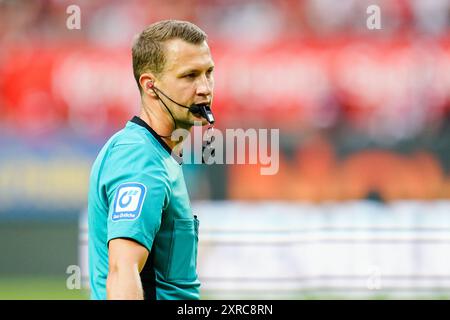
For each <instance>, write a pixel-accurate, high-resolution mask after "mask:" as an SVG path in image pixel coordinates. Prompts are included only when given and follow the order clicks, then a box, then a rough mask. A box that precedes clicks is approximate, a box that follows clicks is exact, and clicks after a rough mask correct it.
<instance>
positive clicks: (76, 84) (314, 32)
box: [0, 0, 450, 203]
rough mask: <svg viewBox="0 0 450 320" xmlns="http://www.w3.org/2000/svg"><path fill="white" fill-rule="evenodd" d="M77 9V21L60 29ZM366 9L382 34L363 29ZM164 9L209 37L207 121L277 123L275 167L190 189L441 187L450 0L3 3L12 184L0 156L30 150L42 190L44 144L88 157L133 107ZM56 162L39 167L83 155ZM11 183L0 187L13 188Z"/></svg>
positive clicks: (424, 190)
mask: <svg viewBox="0 0 450 320" xmlns="http://www.w3.org/2000/svg"><path fill="white" fill-rule="evenodd" d="M73 5H76V6H77V8H79V10H80V11H79V14H80V18H81V20H80V27H81V28H80V29H70V28H68V27H67V21H68V18H69V17H71V16H73V15H74V14H75V15H76V14H77V12H76V11H73V8H74V7H73ZM373 5H376V6H378V7H379V9H380V19H381V20H380V23H381V25H380V27H381V29H380V30H370V29H369V28H368V27H367V20H368V19H369V17H371V15H373V14H374V11H370V10H369V11H368V10H367V9H368V7H369V6H373ZM169 18H171V19H180V20H189V21H192V22H194V23H196V24H198V25H199V26H200V27H201V28H202V29H204V30H205V31H206V32H207V34H208V36H209V42H210V44H211V48H212V51H213V57H214V60H215V63H216V66H217V68H216V71H215V77H216V89H215V97H214V104H213V108H214V112H215V114H216V120H217V123H216V126H217V127H218V128H219V129H224V128H249V127H252V128H279V129H280V151H281V155H280V159H281V160H280V161H281V162H280V174H278V175H276V176H273V177H261V176H260V175H258V174H256V173H255V172H258V168H252V166H234V167H233V168H230V169H229V170H228V169H227V168H226V167H225V166H219V168H220V169H217V168H208V169H200V168H197V167H195V168H194V167H192V168H187V171H188V174H187V175H188V176H191V177H192V179H191V181H192V182H193V183H194V184H196V185H199V184H200V182H201V183H204V184H205V185H204V186H203V187H201V188H197V189H195V188H194V191H193V193H194V194H193V197H194V198H199V199H204V198H217V199H224V198H231V199H269V198H275V199H289V200H298V199H306V200H308V199H309V200H317V201H321V200H327V199H341V200H345V199H353V198H365V197H368V196H372V195H374V194H375V197H377V196H378V197H380V198H383V199H398V198H421V199H433V198H449V197H450V178H449V176H448V172H450V76H449V75H450V32H449V31H450V1H449V0H429V1H428V0H339V1H337V0H246V1H241V0H164V1H157V0H130V1H119V0H112V1H111V0H98V1H88V0H83V1H81V0H70V1H63V0H45V1H44V0H37V1H31V0H29V1H25V0H24V1H13V0H0V47H1V48H2V50H0V145H1V146H2V148H0V178H1V177H6V176H10V177H11V181H13V180H17V179H13V177H15V176H16V174H17V172H16V170H15V169H14V168H13V167H8V166H7V165H4V166H2V161H3V163H6V164H8V163H13V162H15V161H14V159H13V160H8V159H11V157H14V156H15V157H16V158H17V159H21V160H24V159H26V161H28V164H27V165H29V166H30V167H31V168H36V167H37V168H39V169H38V170H35V169H30V170H29V172H30V174H29V175H28V174H27V171H24V173H23V174H24V175H26V177H23V179H22V180H24V181H29V182H30V188H29V190H31V191H30V194H33V195H34V196H36V197H37V198H39V199H41V198H43V197H42V196H41V194H40V193H39V192H42V187H41V184H40V181H39V179H37V178H36V176H35V172H36V171H40V172H45V170H43V169H42V168H41V165H46V164H49V165H48V171H49V172H53V170H54V168H55V165H54V164H52V163H51V162H48V161H47V159H45V161H44V163H41V162H39V161H40V160H39V161H35V160H33V157H34V156H37V155H39V156H40V155H41V154H40V153H39V152H42V150H43V149H46V148H47V149H48V150H50V151H49V154H50V155H49V157H53V156H54V154H56V153H57V152H60V151H61V150H62V151H61V152H63V153H65V154H66V153H69V154H70V156H69V158H71V159H74V163H81V162H82V161H81V160H80V159H79V158H81V159H86V158H87V159H88V160H89V161H90V160H91V159H93V158H94V156H95V155H96V153H97V152H98V148H99V147H100V146H101V145H102V144H103V143H104V142H105V139H107V138H108V137H109V136H110V135H111V134H112V133H113V132H115V131H117V130H119V129H120V128H121V127H123V125H124V123H125V122H126V121H127V120H128V119H129V118H130V116H131V115H133V114H136V112H137V111H138V106H139V96H138V90H137V88H136V84H135V81H134V79H133V76H132V70H131V57H130V46H131V42H132V39H133V36H134V35H136V34H137V33H138V32H140V31H141V30H142V28H143V27H144V26H146V25H148V24H150V23H152V22H154V21H157V20H161V19H169ZM55 150H57V151H55ZM372 151H373V152H372ZM378 151H379V152H378ZM52 152H53V153H52ZM38 153H39V154H38ZM55 158H57V157H55ZM58 159H60V160H61V159H63V160H62V161H61V162H63V163H67V162H66V161H67V159H66V158H64V157H62V158H58ZM83 161H84V160H83ZM89 161H87V162H89ZM61 168H62V169H61V170H59V171H58V172H54V173H53V174H51V173H48V174H47V173H46V175H45V177H47V176H48V175H53V176H55V177H58V179H63V180H64V181H66V180H68V179H65V178H63V177H66V176H67V175H65V174H64V173H63V172H65V173H68V174H70V176H77V177H83V175H81V174H78V172H85V173H87V172H88V170H87V169H86V168H89V165H85V166H84V167H80V166H78V167H77V169H76V170H75V169H73V168H69V169H68V168H67V167H64V166H62V167H61ZM77 170H78V171H77ZM189 170H192V171H191V174H189ZM200 170H216V171H214V172H215V173H214V174H213V173H211V172H210V171H207V172H206V173H205V172H204V173H201V172H199V171H200ZM73 172H77V174H72V173H73ZM367 172H369V173H371V174H366V173H367ZM202 174H203V176H202ZM216 175H217V176H219V177H220V179H219V180H220V181H221V183H217V179H216V180H214V181H213V180H211V181H209V180H208V179H209V177H216ZM61 177H62V178H61ZM202 177H203V178H202ZM46 179H47V178H46ZM83 179H84V178H83ZM188 180H189V179H188ZM11 181H9V182H8V181H6V180H5V179H3V180H2V179H0V191H1V192H0V193H2V194H4V197H6V198H11V199H12V197H11V196H10V195H9V194H8V192H10V193H11V192H13V191H11V187H10V186H11ZM18 181H20V179H19V180H18ZM58 181H59V180H58ZM248 181H253V183H251V184H250V185H249V184H248V183H246V182H248ZM271 186H272V188H270V187H271ZM273 186H277V187H275V190H279V192H276V191H274V188H273ZM286 186H289V187H286ZM2 188H3V189H2ZM52 188H53V186H52ZM58 188H59V189H61V190H64V189H62V188H61V186H60V181H59V182H58ZM84 188H85V185H84V183H83V182H79V183H75V184H73V185H68V186H67V190H66V192H64V194H66V195H72V194H78V195H79V197H77V198H76V199H75V200H76V201H79V199H82V198H83V196H84V192H85V189H84ZM195 190H198V192H196V191H195ZM20 192H22V186H21V185H18V186H17V193H20ZM0 200H1V199H0ZM75 200H74V201H75ZM76 201H75V202H76ZM77 203H78V202H77Z"/></svg>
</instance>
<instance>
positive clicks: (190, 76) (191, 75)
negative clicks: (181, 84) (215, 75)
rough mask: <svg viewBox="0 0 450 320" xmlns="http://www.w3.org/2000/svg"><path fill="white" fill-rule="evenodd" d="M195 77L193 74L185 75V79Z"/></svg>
mask: <svg viewBox="0 0 450 320" xmlns="http://www.w3.org/2000/svg"><path fill="white" fill-rule="evenodd" d="M196 76H197V75H196V74H195V73H189V74H187V75H185V76H184V77H185V78H195V77H196Z"/></svg>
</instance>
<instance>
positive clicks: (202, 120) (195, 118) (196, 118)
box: [192, 115, 208, 126]
mask: <svg viewBox="0 0 450 320" xmlns="http://www.w3.org/2000/svg"><path fill="white" fill-rule="evenodd" d="M192 118H193V119H192V125H199V124H200V123H201V125H202V126H205V125H207V124H208V121H207V120H206V119H205V118H203V117H202V116H200V115H198V116H197V115H193V117H192Z"/></svg>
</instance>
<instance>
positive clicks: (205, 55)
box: [164, 39, 213, 71]
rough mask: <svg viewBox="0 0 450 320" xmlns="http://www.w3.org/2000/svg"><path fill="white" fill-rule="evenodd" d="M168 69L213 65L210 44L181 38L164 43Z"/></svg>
mask: <svg viewBox="0 0 450 320" xmlns="http://www.w3.org/2000/svg"><path fill="white" fill-rule="evenodd" d="M164 51H165V56H166V65H165V68H164V69H165V70H166V71H179V70H182V69H195V68H209V67H210V66H211V65H213V60H212V57H211V52H210V50H209V47H208V44H207V43H206V41H204V42H203V43H201V44H192V43H189V42H186V41H184V40H181V39H172V40H168V41H166V42H165V43H164Z"/></svg>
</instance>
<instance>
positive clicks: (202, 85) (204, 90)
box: [197, 75, 212, 96]
mask: <svg viewBox="0 0 450 320" xmlns="http://www.w3.org/2000/svg"><path fill="white" fill-rule="evenodd" d="M211 93H212V80H210V79H208V78H207V77H206V75H203V76H202V77H201V78H200V79H199V84H198V85H197V94H198V95H201V96H209V95H211Z"/></svg>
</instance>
